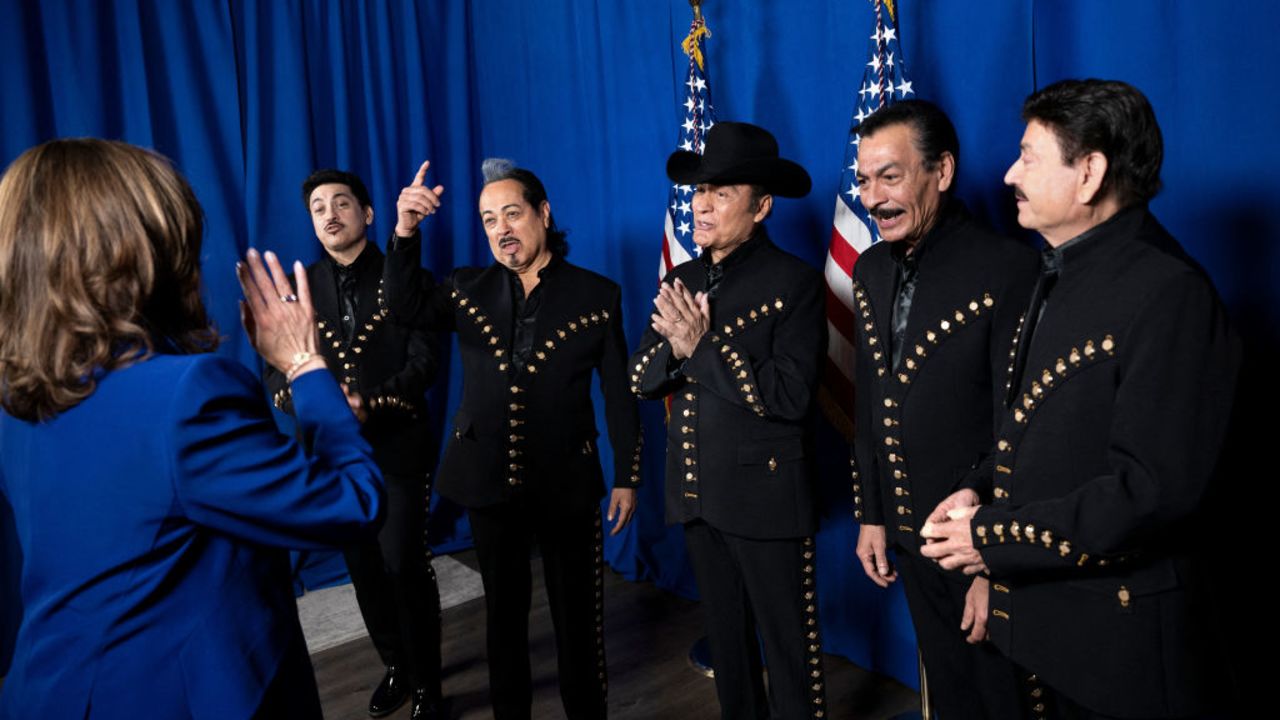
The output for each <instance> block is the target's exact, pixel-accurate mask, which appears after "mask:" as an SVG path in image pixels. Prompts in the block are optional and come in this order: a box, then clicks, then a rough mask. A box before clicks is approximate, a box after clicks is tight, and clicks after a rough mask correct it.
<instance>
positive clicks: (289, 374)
mask: <svg viewBox="0 0 1280 720" xmlns="http://www.w3.org/2000/svg"><path fill="white" fill-rule="evenodd" d="M315 357H319V356H318V355H314V354H312V353H309V352H306V351H303V352H296V353H294V354H293V357H292V358H291V359H292V360H293V364H291V365H290V366H289V369H288V370H285V371H284V377H285V379H286V380H288V381H289V382H293V381H294V379H295V378H297V375H298V370H299V369H300V368H301V367H302V366H303V365H306V364H307V363H308V362H311V359H312V358H315Z"/></svg>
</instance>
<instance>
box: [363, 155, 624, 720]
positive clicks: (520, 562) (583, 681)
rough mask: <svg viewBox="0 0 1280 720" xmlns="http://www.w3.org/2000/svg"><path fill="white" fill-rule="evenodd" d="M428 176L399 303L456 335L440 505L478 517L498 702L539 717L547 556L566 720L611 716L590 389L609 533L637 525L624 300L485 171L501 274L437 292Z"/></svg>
mask: <svg viewBox="0 0 1280 720" xmlns="http://www.w3.org/2000/svg"><path fill="white" fill-rule="evenodd" d="M428 167H429V163H423V164H422V166H421V167H420V168H419V169H418V173H417V175H416V176H415V177H414V179H413V182H412V183H411V184H410V185H409V186H408V187H406V188H404V190H402V191H401V194H400V200H399V202H398V203H397V204H396V210H397V213H398V214H397V218H396V230H395V237H394V238H393V239H392V241H391V243H392V244H391V250H390V252H389V253H388V257H387V266H386V269H385V278H386V283H387V302H388V305H389V306H390V308H391V312H392V314H393V316H394V317H397V318H401V319H402V320H404V321H405V322H408V323H410V324H412V325H413V326H415V327H420V328H424V329H431V330H439V331H446V332H453V333H456V335H457V337H458V348H459V351H460V354H461V356H462V372H463V378H464V382H463V394H462V400H461V402H460V403H459V405H458V412H457V415H455V416H454V419H453V437H452V439H450V440H449V441H448V443H447V445H446V446H445V450H444V460H443V461H442V462H441V464H440V493H441V494H442V495H444V496H445V497H448V498H449V499H451V500H454V501H455V502H457V503H458V504H460V505H462V506H463V507H466V508H467V515H468V517H469V518H470V520H471V532H472V536H473V538H474V539H475V546H476V557H477V559H478V560H479V562H480V576H481V578H482V580H483V581H484V591H485V610H486V632H487V647H488V654H489V697H490V699H491V701H492V703H493V714H494V717H495V718H496V719H497V720H509V719H511V718H515V719H517V720H521V719H524V720H527V718H528V717H529V715H530V711H531V704H532V702H533V680H532V674H531V669H530V666H529V602H530V592H531V582H532V581H531V578H530V575H529V555H530V551H531V549H532V548H533V546H535V545H536V546H537V547H538V548H539V550H540V551H541V554H542V565H543V572H544V574H545V576H546V586H547V599H548V602H549V604H550V606H551V620H552V623H553V624H554V626H555V636H556V650H557V652H558V655H559V673H560V698H561V700H562V701H563V702H564V711H565V716H566V717H568V718H569V719H570V720H580V719H593V718H604V717H605V716H606V714H607V705H606V694H607V693H606V691H607V688H608V681H607V677H606V670H605V656H604V598H603V591H604V585H603V583H604V576H603V574H602V572H603V568H602V563H603V559H602V557H601V552H602V550H603V542H604V536H603V528H602V522H601V517H600V516H601V512H600V500H601V498H602V496H603V495H604V494H605V483H604V475H603V473H602V472H601V468H600V458H599V451H598V448H597V446H596V437H597V435H598V433H597V431H596V420H595V410H594V408H593V407H592V401H591V377H592V375H593V374H599V376H600V386H601V391H602V395H603V396H604V405H605V419H606V421H607V423H608V429H609V443H610V445H612V446H613V456H614V466H613V468H614V472H613V490H612V492H611V493H610V501H609V506H608V513H607V517H608V520H610V521H612V522H613V523H614V525H613V530H612V533H613V534H617V533H618V532H619V531H621V530H622V528H623V527H624V526H626V525H627V523H628V522H629V521H630V520H631V515H632V512H633V511H634V508H635V488H636V487H637V486H638V485H639V484H640V417H639V413H638V412H637V410H636V402H635V398H633V397H631V394H630V393H629V392H628V390H627V381H626V365H625V363H626V359H627V346H626V338H625V337H624V335H623V331H622V290H621V288H619V287H618V285H617V284H616V283H614V282H613V281H612V280H609V279H608V278H605V277H602V276H600V275H597V274H596V273H593V272H591V271H589V270H585V269H583V268H580V267H577V266H576V265H572V264H570V263H569V262H568V261H567V260H565V257H564V255H565V253H567V252H568V244H567V243H565V241H564V232H563V231H561V230H560V229H559V228H558V227H556V222H555V219H554V217H553V216H552V214H551V203H550V202H549V201H548V200H547V191H546V188H545V187H543V184H542V181H540V180H539V179H538V177H537V176H536V175H534V174H533V173H532V172H530V171H528V170H525V169H523V168H517V167H515V166H514V165H513V164H512V163H511V162H510V161H507V160H487V161H485V163H484V166H483V172H484V179H485V184H484V187H483V189H482V190H481V191H480V201H479V207H480V222H481V225H482V226H483V228H484V233H485V235H486V237H487V238H488V241H489V250H490V251H491V252H492V253H493V258H494V262H493V263H492V264H490V265H488V266H486V267H478V268H477V267H469V268H457V269H455V270H453V271H452V272H450V273H449V274H448V275H447V276H445V277H444V278H442V279H440V280H439V281H437V280H435V279H434V278H432V277H431V275H430V273H427V272H425V271H423V270H422V268H421V257H420V254H421V234H420V233H419V231H418V225H419V224H420V223H421V222H422V220H423V218H425V217H426V216H427V215H430V214H432V213H434V212H435V211H436V210H437V209H438V208H439V207H440V195H441V193H443V192H444V187H442V186H439V185H437V186H435V187H428V186H427V185H426V182H425V178H426V173H427V169H428Z"/></svg>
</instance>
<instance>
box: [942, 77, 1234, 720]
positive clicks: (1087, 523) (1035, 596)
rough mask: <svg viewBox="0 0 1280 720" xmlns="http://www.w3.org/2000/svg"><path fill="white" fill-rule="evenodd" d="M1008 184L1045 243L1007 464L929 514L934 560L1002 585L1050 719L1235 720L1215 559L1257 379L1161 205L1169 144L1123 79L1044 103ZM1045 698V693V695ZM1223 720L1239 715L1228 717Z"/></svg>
mask: <svg viewBox="0 0 1280 720" xmlns="http://www.w3.org/2000/svg"><path fill="white" fill-rule="evenodd" d="M1022 117H1023V119H1024V120H1026V122H1027V128H1026V132H1025V133H1024V134H1023V136H1022V144H1021V149H1020V153H1019V155H1018V158H1017V160H1016V161H1014V163H1013V165H1012V166H1011V167H1010V168H1009V172H1008V173H1007V174H1006V175H1005V183H1006V184H1008V185H1010V186H1012V187H1013V189H1014V194H1015V196H1016V197H1017V199H1018V223H1019V224H1020V225H1022V226H1023V227H1026V228H1029V229H1033V230H1036V231H1038V232H1039V233H1040V234H1041V235H1042V236H1044V239H1045V241H1046V242H1047V243H1048V247H1047V248H1045V250H1044V252H1043V254H1042V259H1041V273H1040V278H1039V280H1038V282H1037V285H1036V287H1035V292H1034V294H1033V295H1032V299H1031V302H1030V305H1029V307H1028V309H1027V311H1026V319H1025V321H1024V322H1023V324H1022V328H1021V330H1020V332H1019V336H1018V340H1017V346H1016V351H1015V357H1014V364H1013V371H1012V378H1011V383H1010V386H1009V391H1008V395H1007V396H1006V398H1005V402H1004V409H1003V412H1002V418H1001V423H1000V429H999V431H998V434H997V436H996V437H997V441H996V449H995V452H994V453H993V454H992V455H991V456H989V457H988V458H987V459H986V460H985V462H984V463H983V464H982V465H981V466H980V467H979V468H978V469H977V470H976V471H975V472H974V473H973V474H972V475H971V477H970V479H969V481H967V482H966V485H968V486H969V487H971V488H975V489H977V490H979V491H982V494H981V495H980V494H979V493H977V492H975V491H974V489H963V490H960V491H958V492H956V493H955V494H953V495H951V496H950V497H948V498H947V499H946V500H945V501H944V502H942V503H941V504H940V505H939V506H938V507H937V509H936V510H935V511H934V512H933V513H932V514H931V515H930V517H929V522H928V523H927V524H926V527H925V529H924V530H923V531H922V533H921V534H922V535H924V536H925V537H926V538H928V539H929V541H930V543H929V544H928V545H926V546H925V547H924V548H923V549H922V551H921V552H922V553H923V554H924V555H925V556H926V557H931V558H934V559H936V560H938V561H939V563H940V565H941V566H942V567H944V568H949V569H962V570H963V571H964V572H965V573H985V574H989V576H990V578H991V587H992V588H993V590H994V592H992V593H991V596H990V613H991V620H990V623H989V626H988V630H989V632H990V635H991V639H992V641H993V643H995V645H996V646H997V647H999V648H1000V649H1001V650H1002V651H1003V652H1004V653H1005V654H1006V655H1007V656H1008V657H1009V658H1010V659H1011V660H1013V661H1014V662H1015V663H1017V664H1018V665H1020V666H1022V667H1024V668H1026V670H1027V671H1029V672H1031V673H1034V675H1033V676H1032V677H1033V678H1034V679H1035V682H1034V683H1033V684H1032V685H1031V687H1035V691H1036V693H1037V702H1036V705H1035V707H1034V708H1033V709H1035V710H1036V711H1037V713H1038V714H1039V715H1041V716H1047V717H1064V718H1065V717H1070V718H1111V717H1126V718H1136V717H1141V718H1157V717H1159V718H1172V717H1189V716H1196V717H1200V716H1208V714H1210V713H1216V712H1221V711H1222V710H1224V709H1225V706H1226V705H1228V704H1229V701H1230V695H1231V682H1230V680H1229V678H1227V677H1226V674H1227V673H1226V670H1225V669H1226V667H1227V663H1226V662H1224V659H1225V653H1223V652H1222V648H1221V647H1220V638H1221V632H1220V629H1219V628H1216V627H1215V626H1214V623H1215V622H1219V620H1218V618H1219V617H1220V613H1218V612H1215V609H1214V605H1213V603H1212V602H1211V597H1210V591H1211V589H1212V586H1213V583H1212V582H1211V577H1212V576H1211V575H1210V571H1211V570H1212V569H1213V568H1214V564H1215V563H1216V562H1217V558H1216V557H1213V556H1212V555H1210V552H1209V551H1212V552H1213V553H1214V554H1217V553H1219V552H1221V550H1220V546H1219V544H1218V543H1207V542H1205V535H1204V532H1203V528H1204V527H1205V526H1206V524H1207V521H1208V517H1207V514H1208V513H1207V509H1206V508H1207V505H1208V503H1207V502H1206V501H1207V498H1208V496H1209V495H1210V491H1211V490H1212V489H1213V488H1212V483H1211V479H1212V478H1213V476H1214V474H1215V469H1216V466H1217V463H1218V461H1219V456H1220V454H1221V450H1222V446H1223V442H1224V439H1225V437H1226V433H1227V422H1228V417H1229V415H1230V411H1231V406H1232V400H1233V395H1234V390H1235V381H1236V376H1237V372H1238V369H1239V363H1240V348H1239V343H1238V341H1237V339H1236V337H1235V335H1234V334H1233V333H1232V331H1231V330H1230V328H1229V327H1228V324H1227V318H1226V313H1225V311H1224V308H1223V306H1222V303H1221V301H1220V299H1219V298H1218V295H1217V292H1216V291H1215V290H1214V288H1213V285H1212V283H1211V282H1210V281H1209V279H1208V277H1207V276H1206V274H1205V273H1204V271H1203V270H1202V269H1201V268H1200V266H1199V265H1198V264H1196V262H1195V261H1194V260H1192V259H1191V258H1190V257H1189V256H1188V255H1187V254H1186V253H1185V252H1184V251H1183V249H1182V247H1181V246H1180V245H1179V244H1178V243H1177V241H1176V240H1174V239H1173V237H1171V236H1170V235H1169V233H1168V232H1167V231H1166V230H1165V229H1164V228H1163V227H1161V225H1160V223H1159V222H1158V221H1157V220H1156V218H1155V217H1154V216H1152V214H1151V212H1150V211H1149V210H1148V209H1147V203H1148V202H1149V201H1150V200H1151V199H1152V198H1153V197H1154V196H1155V194H1156V193H1157V192H1158V191H1159V189H1160V166H1161V163H1162V160H1163V152H1164V151H1163V141H1162V139H1161V134H1160V126H1159V124H1158V123H1157V122H1156V117H1155V113H1154V111H1153V110H1152V108H1151V105H1150V103H1149V102H1148V101H1147V99H1146V97H1144V96H1143V95H1142V93H1140V92H1139V91H1138V90H1137V89H1135V88H1133V87H1132V86H1130V85H1127V84H1125V83H1123V82H1116V81H1105V80H1064V81H1062V82H1058V83H1055V84H1053V85H1050V86H1048V87H1046V88H1044V89H1042V90H1039V91H1037V92H1035V93H1033V94H1032V95H1031V96H1030V97H1028V98H1027V100H1026V102H1025V103H1024V104H1023V106H1022ZM1038 683H1043V684H1044V685H1045V686H1046V687H1045V688H1043V690H1042V689H1041V688H1040V687H1038ZM1213 716H1214V717H1225V715H1213Z"/></svg>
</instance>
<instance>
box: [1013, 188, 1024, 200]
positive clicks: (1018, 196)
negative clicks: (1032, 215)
mask: <svg viewBox="0 0 1280 720" xmlns="http://www.w3.org/2000/svg"><path fill="white" fill-rule="evenodd" d="M1011 187H1012V188H1013V198H1014V199H1015V200H1026V199H1027V194H1026V193H1024V192H1022V188H1020V187H1018V186H1017V185H1012V186H1011Z"/></svg>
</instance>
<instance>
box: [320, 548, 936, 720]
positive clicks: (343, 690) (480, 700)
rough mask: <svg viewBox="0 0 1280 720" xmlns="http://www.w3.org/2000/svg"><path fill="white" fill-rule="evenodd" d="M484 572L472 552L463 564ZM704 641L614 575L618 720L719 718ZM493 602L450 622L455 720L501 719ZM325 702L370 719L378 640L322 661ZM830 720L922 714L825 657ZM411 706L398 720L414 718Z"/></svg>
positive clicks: (539, 709)
mask: <svg viewBox="0 0 1280 720" xmlns="http://www.w3.org/2000/svg"><path fill="white" fill-rule="evenodd" d="M454 557H455V558H456V559H458V560H459V561H461V562H463V563H464V564H467V565H469V566H471V567H475V559H474V555H473V554H472V553H471V552H467V553H460V554H458V555H455V556H454ZM541 575H542V567H541V563H540V561H538V560H537V559H535V560H534V578H535V580H534V597H533V613H532V615H531V617H530V620H529V625H530V638H529V642H530V647H531V653H532V656H533V658H532V664H533V669H534V678H533V680H534V696H533V717H534V718H535V720H536V719H541V718H546V719H548V720H549V719H551V718H563V717H564V711H563V710H562V709H561V706H560V696H559V690H558V688H557V686H556V670H555V668H556V662H555V640H554V638H553V636H552V634H551V617H550V614H549V613H548V610H547V596H546V593H545V591H544V589H543V586H542V582H541ZM701 635H702V613H701V609H700V608H699V607H698V604H697V603H694V602H690V601H688V600H684V599H682V598H679V597H677V596H675V595H672V594H670V593H667V592H665V591H662V590H659V589H657V588H656V587H654V586H653V585H652V584H650V583H632V582H627V581H626V580H623V579H622V578H621V577H620V576H618V575H616V574H614V573H613V572H612V571H610V570H608V569H606V570H605V641H606V650H605V652H606V656H607V658H608V662H609V716H610V717H611V718H613V720H640V719H642V718H643V719H645V720H650V719H653V718H663V719H665V718H678V719H680V720H685V719H687V720H700V719H702V718H708V719H711V718H718V717H719V707H718V705H717V703H716V698H715V687H714V685H713V681H712V680H710V679H709V678H706V677H703V676H702V675H699V674H698V673H696V672H694V671H693V670H692V669H691V667H690V666H689V662H688V660H687V656H688V650H689V647H690V645H692V644H693V642H694V641H695V640H697V639H698V637H700V636H701ZM484 638H485V634H484V599H483V598H481V599H477V600H472V601H470V602H467V603H465V604H463V605H460V606H458V607H455V608H450V609H449V610H446V611H445V613H444V647H443V654H444V693H445V696H446V697H447V698H448V699H449V703H450V715H451V717H453V718H464V719H466V720H473V719H474V720H479V719H481V718H491V717H493V714H492V712H491V710H490V709H489V695H488V674H487V669H486V665H485V647H484V645H485V643H484ZM313 661H314V663H315V669H316V680H317V681H318V683H319V685H320V700H321V703H322V704H323V706H324V712H325V717H326V718H329V720H347V719H353V720H355V719H359V718H365V717H368V715H367V707H368V702H369V694H370V693H371V692H373V688H374V686H375V685H376V684H377V682H378V681H379V680H381V679H382V673H383V668H382V665H381V663H380V661H379V660H378V656H377V653H376V652H375V651H374V649H373V644H372V643H370V642H369V640H368V638H362V639H360V640H356V641H352V642H350V643H347V644H346V645H341V646H338V647H335V648H331V649H329V650H325V651H323V652H321V653H319V654H317V655H316V656H315V657H314V658H313ZM825 667H826V672H827V688H828V691H827V703H828V709H829V712H828V715H827V717H828V718H832V719H838V718H860V719H868V720H874V719H877V718H893V717H897V716H899V715H902V714H905V713H911V712H915V713H917V717H918V712H919V696H918V695H916V693H915V692H914V691H912V690H910V689H908V688H906V687H903V686H902V685H900V684H899V683H897V682H896V681H894V680H891V679H888V678H886V677H884V676H880V675H876V674H874V673H870V672H867V671H865V670H862V669H861V668H859V667H857V666H855V665H853V664H852V663H850V662H849V661H847V660H845V659H843V658H839V657H836V656H833V655H827V656H826V657H825ZM408 715H409V711H408V706H407V705H406V706H405V707H404V708H401V710H400V711H399V712H397V713H395V714H393V715H391V716H390V717H391V718H407V717H408Z"/></svg>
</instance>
